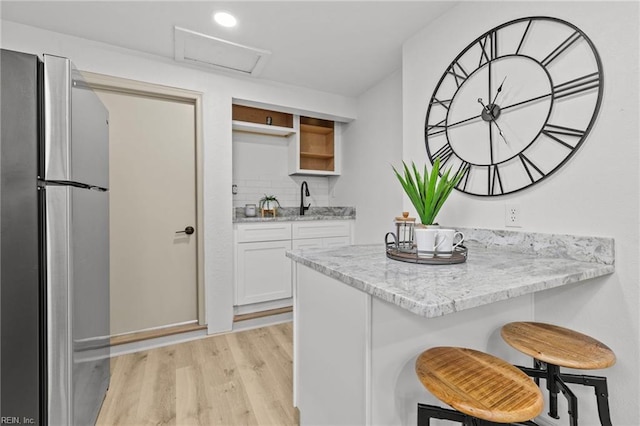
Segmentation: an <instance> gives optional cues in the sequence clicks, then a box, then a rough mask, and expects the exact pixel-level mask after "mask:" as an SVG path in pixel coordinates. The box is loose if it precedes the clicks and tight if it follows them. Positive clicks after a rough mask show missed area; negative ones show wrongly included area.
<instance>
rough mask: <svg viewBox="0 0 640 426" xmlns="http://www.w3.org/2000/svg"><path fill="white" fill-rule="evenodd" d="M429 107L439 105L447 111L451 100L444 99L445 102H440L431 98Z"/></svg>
mask: <svg viewBox="0 0 640 426" xmlns="http://www.w3.org/2000/svg"><path fill="white" fill-rule="evenodd" d="M431 105H433V106H437V105H439V106H441V107H443V108H445V109H447V110H448V109H449V107H450V106H451V99H445V100H443V101H441V100H440V99H438V98H433V100H432V101H431Z"/></svg>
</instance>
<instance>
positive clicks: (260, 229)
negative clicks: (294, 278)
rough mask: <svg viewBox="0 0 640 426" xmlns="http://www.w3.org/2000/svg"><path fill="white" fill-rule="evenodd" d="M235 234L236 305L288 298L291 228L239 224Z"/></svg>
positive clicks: (280, 224) (277, 224) (266, 224)
mask: <svg viewBox="0 0 640 426" xmlns="http://www.w3.org/2000/svg"><path fill="white" fill-rule="evenodd" d="M235 231H236V232H235V241H236V244H235V247H236V250H235V254H236V256H235V266H236V267H235V272H236V275H235V282H236V285H235V294H236V297H235V299H236V300H235V304H236V305H248V304H251V303H259V302H266V301H270V300H278V299H286V298H290V297H291V260H290V259H289V258H288V257H286V255H285V254H286V251H287V250H291V224H290V223H288V222H273V223H259V224H238V225H237V226H236V230H235Z"/></svg>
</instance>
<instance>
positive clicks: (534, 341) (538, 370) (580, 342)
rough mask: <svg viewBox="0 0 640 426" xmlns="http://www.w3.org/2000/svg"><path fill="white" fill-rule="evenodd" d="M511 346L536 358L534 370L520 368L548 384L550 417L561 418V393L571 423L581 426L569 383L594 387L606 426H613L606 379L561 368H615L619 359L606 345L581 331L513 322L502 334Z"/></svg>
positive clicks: (600, 412)
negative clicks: (561, 368) (559, 395)
mask: <svg viewBox="0 0 640 426" xmlns="http://www.w3.org/2000/svg"><path fill="white" fill-rule="evenodd" d="M501 335H502V338H503V339H504V340H505V342H507V343H508V344H509V345H510V346H512V347H513V348H514V349H517V350H518V351H520V352H522V353H524V354H527V355H529V356H531V357H532V358H533V368H527V367H520V366H518V368H520V369H521V370H522V371H524V372H525V373H527V375H529V376H531V377H533V378H535V381H536V383H538V384H539V383H540V379H544V380H546V384H547V389H548V390H549V415H550V416H551V417H553V418H556V419H558V418H560V417H559V416H558V401H557V397H558V392H562V394H563V395H564V396H565V397H566V398H567V402H568V408H569V422H570V425H571V426H577V425H578V400H577V398H576V396H575V395H574V394H573V392H572V391H571V390H570V389H569V387H568V386H567V383H571V384H580V385H583V386H592V387H593V388H594V389H595V393H596V400H597V403H598V415H599V417H600V423H601V424H602V426H611V416H610V413H609V400H608V396H609V393H608V390H607V379H606V377H598V376H586V375H576V374H566V373H561V372H560V367H566V368H576V369H580V370H596V369H602V368H607V367H610V366H612V365H613V364H615V362H616V356H615V354H614V353H613V351H612V350H611V349H610V348H609V347H607V345H605V344H604V343H602V342H599V341H598V340H596V339H594V338H592V337H590V336H587V335H585V334H582V333H578V332H577V331H574V330H570V329H568V328H564V327H559V326H556V325H552V324H545V323H540V322H512V323H509V324H506V325H504V326H503V327H502V330H501Z"/></svg>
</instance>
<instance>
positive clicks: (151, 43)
mask: <svg viewBox="0 0 640 426" xmlns="http://www.w3.org/2000/svg"><path fill="white" fill-rule="evenodd" d="M456 4H457V2H455V1H427V0H423V1H406V2H405V1H224V2H217V1H193V2H191V1H137V2H128V1H66V2H65V1H4V0H2V1H1V2H0V16H1V17H2V19H4V20H8V21H14V22H18V23H22V24H26V25H31V26H35V27H40V28H44V29H47V30H52V31H56V32H59V33H64V34H69V35H73V36H78V37H83V38H86V39H90V40H96V41H101V42H105V43H109V44H112V45H116V46H120V47H125V48H129V49H133V50H137V51H141V52H146V53H151V54H154V55H159V56H163V57H167V58H173V57H174V26H179V27H183V28H186V29H189V30H192V31H196V32H199V33H203V34H206V35H209V36H213V37H218V38H222V39H225V40H228V41H231V42H235V43H240V44H243V45H247V46H251V47H255V48H259V49H266V50H269V51H271V52H272V54H271V55H270V57H269V59H268V60H267V62H266V66H265V67H264V69H263V71H262V72H261V74H260V75H259V77H258V78H260V79H265V80H271V81H276V82H281V83H286V84H291V85H295V86H301V87H306V88H310V89H316V90H321V91H324V92H330V93H336V94H341V95H345V96H357V95H359V94H361V93H362V92H364V91H366V90H367V89H368V88H370V87H371V86H373V85H374V84H375V83H377V82H378V81H380V80H381V79H383V78H384V77H386V76H387V75H389V74H391V73H392V72H393V71H394V70H396V69H398V68H400V65H401V54H402V43H403V42H404V41H405V40H406V39H407V38H409V37H411V36H412V35H413V34H415V33H416V32H418V31H419V30H420V29H421V28H423V27H425V26H426V25H427V24H428V23H429V22H430V21H432V20H434V19H436V18H437V17H438V16H440V15H441V14H442V13H444V12H446V11H447V10H449V9H451V8H452V7H454V6H456ZM218 10H226V11H229V12H231V13H233V14H234V15H235V16H236V17H237V18H238V21H239V23H238V26H236V27H235V28H231V29H229V28H223V27H219V26H217V25H216V24H214V23H212V19H211V16H212V14H213V12H214V11H218ZM209 70H210V71H211V72H219V71H213V70H211V69H209Z"/></svg>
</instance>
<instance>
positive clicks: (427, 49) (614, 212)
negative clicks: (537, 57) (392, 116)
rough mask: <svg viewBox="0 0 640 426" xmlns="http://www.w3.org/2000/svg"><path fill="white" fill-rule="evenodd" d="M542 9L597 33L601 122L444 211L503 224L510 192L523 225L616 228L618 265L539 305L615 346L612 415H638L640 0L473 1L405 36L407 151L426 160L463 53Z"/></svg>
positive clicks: (540, 311) (586, 231)
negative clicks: (544, 172) (547, 163)
mask: <svg viewBox="0 0 640 426" xmlns="http://www.w3.org/2000/svg"><path fill="white" fill-rule="evenodd" d="M533 15H547V16H555V17H558V18H561V19H565V20H567V21H569V22H572V23H573V24H575V25H577V26H578V27H579V28H580V29H582V30H583V31H584V32H585V33H586V34H587V35H588V36H589V37H590V38H591V40H592V41H593V42H594V43H595V45H596V48H597V49H598V52H599V53H600V55H601V58H602V62H603V66H604V97H603V102H602V107H601V110H600V114H599V117H598V119H597V121H596V124H595V127H594V128H593V131H592V132H591V134H590V135H589V137H588V138H587V140H586V141H585V142H584V144H583V146H582V147H581V148H580V149H579V151H578V152H577V153H576V155H575V156H574V157H573V158H572V159H571V160H570V161H569V162H568V163H567V164H566V165H565V166H564V167H563V168H562V169H561V170H559V171H558V172H556V173H555V174H554V175H552V176H550V177H549V178H547V179H546V180H545V181H543V182H541V183H539V184H537V185H535V186H533V187H531V188H529V189H527V190H524V191H521V192H518V193H516V194H512V195H508V196H504V197H499V198H496V199H491V198H486V197H485V198H480V197H473V196H470V195H466V194H462V193H459V192H454V193H453V194H452V196H451V198H450V200H449V202H448V204H447V205H446V206H445V207H444V209H443V210H442V212H441V214H440V216H439V219H440V220H439V221H440V223H443V222H444V223H447V224H453V225H458V226H465V227H481V228H494V229H501V228H504V225H505V223H504V209H505V202H509V203H517V204H518V205H519V206H520V209H521V211H522V213H523V227H522V230H523V231H536V232H545V233H563V234H577V235H595V236H609V237H614V238H615V240H616V273H615V274H613V275H612V276H608V277H605V278H599V279H594V280H592V282H591V283H589V284H587V285H580V286H568V287H563V288H562V289H560V290H551V291H545V292H542V293H539V294H537V295H536V297H535V298H534V306H532V309H533V311H534V315H535V317H536V318H537V320H541V321H548V322H553V323H556V324H559V325H563V326H566V327H570V328H574V329H576V330H580V331H583V332H585V333H587V334H590V335H592V336H594V337H596V338H598V339H600V340H602V341H604V342H605V343H606V344H608V345H609V346H610V347H611V348H612V349H613V350H614V351H615V352H616V354H617V357H618V362H617V364H616V365H615V366H614V367H612V368H610V369H608V370H606V371H596V372H595V374H598V373H603V374H606V375H607V376H608V377H609V390H610V392H609V394H610V399H611V402H612V405H611V411H612V419H613V423H614V424H617V425H625V426H632V425H638V424H640V412H639V408H638V407H639V405H638V401H640V392H639V389H638V387H639V384H640V374H639V367H638V360H640V351H639V339H640V334H639V322H640V321H639V317H638V311H639V309H638V305H639V302H640V299H639V297H640V295H639V292H638V288H639V285H638V283H639V279H640V274H639V270H638V259H639V250H638V240H639V226H638V225H639V223H640V221H639V203H640V197H639V189H640V188H639V176H638V171H639V155H638V140H639V136H640V133H639V131H638V117H639V115H638V114H639V109H638V93H639V92H638V76H639V70H638V63H639V62H638V61H639V58H638V51H639V42H638V22H639V13H638V3H637V2H576V1H572V2H465V3H461V4H460V5H458V6H457V7H456V8H455V9H452V10H451V11H449V12H448V13H446V14H444V15H442V16H441V17H440V19H438V20H437V21H435V22H433V23H432V24H431V25H429V26H428V27H427V28H425V29H424V30H423V31H421V32H420V33H418V34H416V35H415V36H414V37H412V38H411V39H410V40H408V41H407V42H406V43H405V45H404V53H403V130H404V145H403V152H404V159H405V160H415V161H420V162H422V163H424V162H425V161H426V149H425V145H424V133H423V132H424V118H425V113H426V110H427V105H428V102H429V99H430V97H431V94H432V92H433V90H434V88H435V86H436V84H437V82H438V80H439V78H440V76H441V75H442V73H443V72H444V71H445V69H446V68H447V67H448V65H449V64H450V63H451V61H452V60H453V59H454V58H455V56H456V55H457V54H458V53H459V52H460V51H461V50H462V49H463V48H464V47H466V45H467V44H468V43H470V42H471V41H473V40H475V39H476V38H477V37H478V36H480V35H481V34H483V33H484V32H485V31H487V30H489V29H491V28H493V27H494V26H497V25H499V24H501V23H503V22H507V21H509V20H512V19H515V18H519V17H523V16H533ZM407 203H408V202H407V201H406V200H405V205H407ZM470 255H471V256H472V255H473V253H470ZM514 279H517V277H514ZM592 374H593V372H592ZM577 393H578V394H579V396H580V398H581V401H580V404H581V407H580V424H581V425H584V426H588V425H598V424H599V423H598V421H597V414H596V413H595V398H594V395H593V391H592V390H591V389H590V390H588V391H587V390H584V391H582V390H580V391H578V392H577ZM559 400H560V401H562V400H563V398H562V396H561V397H560V398H559ZM561 415H562V416H563V420H559V421H558V422H562V423H558V424H566V421H567V420H566V410H562V411H561Z"/></svg>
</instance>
